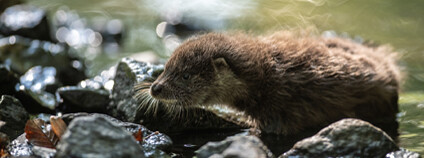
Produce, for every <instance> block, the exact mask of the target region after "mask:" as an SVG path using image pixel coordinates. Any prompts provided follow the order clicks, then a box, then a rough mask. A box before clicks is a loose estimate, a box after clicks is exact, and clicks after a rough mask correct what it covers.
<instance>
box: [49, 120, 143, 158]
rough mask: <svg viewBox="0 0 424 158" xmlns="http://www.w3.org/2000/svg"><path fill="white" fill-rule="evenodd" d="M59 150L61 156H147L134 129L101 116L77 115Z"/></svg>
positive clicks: (61, 141)
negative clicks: (137, 139) (130, 129)
mask: <svg viewBox="0 0 424 158" xmlns="http://www.w3.org/2000/svg"><path fill="white" fill-rule="evenodd" d="M57 150H58V151H57V155H56V156H57V157H144V156H143V155H144V153H143V150H142V148H141V147H140V145H138V144H137V142H136V140H135V139H134V137H133V136H132V135H131V133H129V132H128V131H126V130H125V129H124V128H122V127H119V126H117V125H116V124H114V123H112V122H111V121H109V120H108V119H107V118H105V117H101V116H87V117H79V118H76V119H74V120H73V121H72V122H71V123H70V124H69V126H68V129H67V130H66V132H65V134H64V135H63V136H62V139H61V140H60V141H59V144H58V145H57Z"/></svg>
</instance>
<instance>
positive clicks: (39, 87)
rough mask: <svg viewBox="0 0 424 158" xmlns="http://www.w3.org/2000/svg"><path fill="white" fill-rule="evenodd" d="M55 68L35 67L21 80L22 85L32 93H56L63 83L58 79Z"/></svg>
mask: <svg viewBox="0 0 424 158" xmlns="http://www.w3.org/2000/svg"><path fill="white" fill-rule="evenodd" d="M56 73H57V72H56V69H55V68H54V67H42V66H35V67H32V68H31V69H29V70H28V71H27V72H26V73H25V74H24V75H22V76H21V78H20V85H23V86H24V87H25V89H28V90H31V91H35V92H38V91H47V92H50V93H54V92H55V91H56V89H57V88H59V87H60V86H61V85H60V84H61V83H59V81H58V80H57V79H56Z"/></svg>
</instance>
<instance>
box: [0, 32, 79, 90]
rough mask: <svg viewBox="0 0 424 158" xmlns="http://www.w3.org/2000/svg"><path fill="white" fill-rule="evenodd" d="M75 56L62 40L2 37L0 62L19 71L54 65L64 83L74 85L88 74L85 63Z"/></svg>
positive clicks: (57, 75) (58, 76) (23, 71)
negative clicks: (59, 42)
mask: <svg viewBox="0 0 424 158" xmlns="http://www.w3.org/2000/svg"><path fill="white" fill-rule="evenodd" d="M75 56H76V55H75V54H72V53H69V52H67V50H66V48H65V47H64V46H63V45H60V44H54V43H51V42H46V41H39V40H31V39H27V38H23V37H20V36H10V37H5V38H1V39H0V63H1V62H3V63H4V64H5V65H7V66H9V67H10V69H11V70H12V71H13V72H15V73H17V74H20V75H21V74H24V73H25V72H27V71H28V70H29V69H30V68H32V67H34V66H43V67H47V66H51V67H54V68H56V77H57V79H58V80H59V81H60V83H62V84H63V85H75V84H77V83H78V82H80V81H81V80H83V79H85V78H86V76H85V72H84V71H85V65H84V63H83V62H82V61H81V60H79V59H78V58H76V57H75Z"/></svg>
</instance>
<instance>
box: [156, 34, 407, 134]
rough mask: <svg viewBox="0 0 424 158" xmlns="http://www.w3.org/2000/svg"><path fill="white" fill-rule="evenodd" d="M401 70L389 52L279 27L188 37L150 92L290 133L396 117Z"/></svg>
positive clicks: (171, 101)
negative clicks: (223, 109) (231, 111)
mask: <svg viewBox="0 0 424 158" xmlns="http://www.w3.org/2000/svg"><path fill="white" fill-rule="evenodd" d="M399 80H400V75H399V70H398V68H397V66H396V64H395V58H394V56H393V53H392V52H391V51H390V49H387V48H386V47H367V46H364V45H361V44H358V43H354V42H352V41H351V40H349V39H341V38H323V37H311V36H305V35H299V34H295V33H290V32H278V33H275V34H273V35H270V36H261V37H251V36H249V35H244V34H221V33H209V34H205V35H200V36H197V37H194V38H192V39H189V40H187V41H186V42H184V43H183V44H181V46H179V47H178V48H177V49H176V50H175V52H174V53H173V54H172V56H171V57H170V59H169V61H168V62H167V63H166V64H165V68H164V71H163V73H162V74H161V75H160V76H159V77H158V78H157V80H156V81H154V83H153V84H152V86H151V87H150V93H151V95H152V96H153V97H154V98H155V99H156V100H159V101H161V102H163V103H167V104H168V105H172V106H182V107H192V106H197V105H206V106H207V105H214V104H221V105H227V106H230V107H232V108H235V109H237V110H240V111H243V112H244V113H245V114H246V115H247V116H249V118H251V122H250V123H251V125H252V126H254V127H257V128H259V129H260V130H261V131H264V132H267V133H277V134H293V133H295V132H299V131H301V130H305V129H306V128H309V127H318V126H321V127H322V126H325V125H328V124H330V123H332V122H335V121H337V120H339V119H342V118H360V119H363V120H366V121H369V122H371V123H374V124H379V123H384V122H390V121H395V119H396V116H395V114H396V113H397V112H398V104H397V100H398V88H399Z"/></svg>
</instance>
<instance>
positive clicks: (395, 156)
mask: <svg viewBox="0 0 424 158" xmlns="http://www.w3.org/2000/svg"><path fill="white" fill-rule="evenodd" d="M386 158H421V155H420V154H418V153H416V152H412V151H408V150H406V149H403V148H402V149H400V150H398V151H394V152H390V153H388V154H386Z"/></svg>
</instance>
